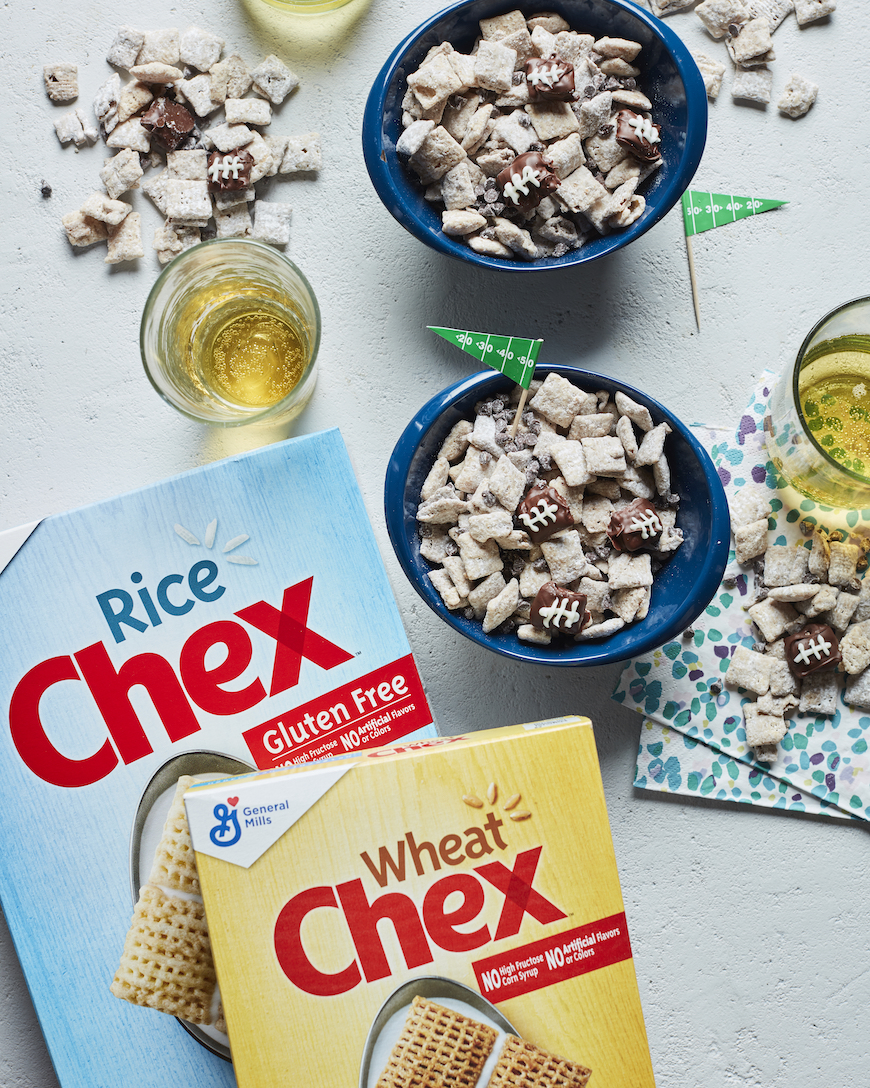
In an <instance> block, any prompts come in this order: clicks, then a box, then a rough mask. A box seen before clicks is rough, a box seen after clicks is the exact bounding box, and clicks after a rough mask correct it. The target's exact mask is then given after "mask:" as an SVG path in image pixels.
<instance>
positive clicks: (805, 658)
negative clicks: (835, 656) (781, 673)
mask: <svg viewBox="0 0 870 1088" xmlns="http://www.w3.org/2000/svg"><path fill="white" fill-rule="evenodd" d="M816 639H818V641H816ZM830 652H831V643H830V642H828V641H826V639H825V637H824V636H823V635H817V636H816V638H811V639H810V640H809V642H806V643H804V645H803V646H801V648H800V650H798V652H797V653H796V654H795V655H794V660H795V664H796V665H809V664H810V654H812V655H813V657H815V659H816V661H821V660H822V658H823V657H828V656H829V655H830Z"/></svg>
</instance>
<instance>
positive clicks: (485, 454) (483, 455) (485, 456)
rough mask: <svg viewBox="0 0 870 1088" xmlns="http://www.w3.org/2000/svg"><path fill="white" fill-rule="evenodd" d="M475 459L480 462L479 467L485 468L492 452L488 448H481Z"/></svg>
mask: <svg viewBox="0 0 870 1088" xmlns="http://www.w3.org/2000/svg"><path fill="white" fill-rule="evenodd" d="M477 459H478V461H479V462H480V464H481V467H483V468H486V466H487V465H488V464H489V462H490V461H491V460H492V454H491V453H490V452H489V450H481V451H480V453H479V454H478V455H477Z"/></svg>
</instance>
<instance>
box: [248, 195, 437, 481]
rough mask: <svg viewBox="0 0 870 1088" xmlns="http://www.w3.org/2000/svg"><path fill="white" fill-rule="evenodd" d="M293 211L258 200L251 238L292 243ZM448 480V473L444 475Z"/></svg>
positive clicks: (272, 202) (278, 204) (275, 244)
mask: <svg viewBox="0 0 870 1088" xmlns="http://www.w3.org/2000/svg"><path fill="white" fill-rule="evenodd" d="M292 215H293V211H292V208H291V206H290V205H289V204H280V203H278V202H277V201H266V200H258V201H257V202H256V203H255V204H254V222H253V227H252V229H251V237H252V238H258V239H259V240H260V241H261V242H268V243H269V244H270V245H273V246H286V245H287V243H288V242H289V241H290V220H291V218H292ZM444 476H445V480H446V476H447V474H446V472H445V474H444Z"/></svg>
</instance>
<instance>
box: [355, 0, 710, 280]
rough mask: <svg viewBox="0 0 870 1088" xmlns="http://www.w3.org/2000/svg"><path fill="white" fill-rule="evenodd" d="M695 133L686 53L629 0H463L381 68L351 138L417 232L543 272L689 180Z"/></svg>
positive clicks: (628, 229)
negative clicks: (540, 0)
mask: <svg viewBox="0 0 870 1088" xmlns="http://www.w3.org/2000/svg"><path fill="white" fill-rule="evenodd" d="M706 134H707V95H706V91H705V88H704V82H703V79H702V77H701V74H700V72H699V71H698V67H697V65H696V63H695V61H694V60H693V59H692V57H691V55H690V53H689V51H688V49H687V48H686V46H685V45H684V44H683V43H682V42H681V41H680V39H679V38H678V37H677V35H676V34H674V33H673V32H672V31H671V30H670V29H669V28H668V27H667V26H665V25H664V24H663V23H662V22H661V21H660V20H659V19H656V18H654V17H653V16H652V15H650V14H649V13H648V12H645V11H643V10H642V9H641V8H639V7H637V6H636V5H635V4H633V3H631V2H630V0H554V3H552V4H547V5H545V6H544V7H541V5H540V4H538V5H536V4H535V3H534V2H530V3H528V4H525V5H523V6H521V7H517V8H514V9H511V8H509V7H508V6H506V5H505V3H504V0H462V2H461V3H459V4H455V5H453V6H452V7H450V8H447V9H445V10H444V11H442V12H440V13H439V14H437V15H434V16H432V17H431V18H430V19H428V20H427V21H426V22H425V23H423V24H422V25H421V26H419V27H418V28H417V29H416V30H415V31H414V32H413V33H412V34H410V35H409V36H408V37H407V38H406V39H405V40H404V41H403V42H402V43H401V44H400V45H399V46H397V48H396V49H395V51H394V52H393V54H392V56H391V57H390V58H389V59H388V60H387V62H386V63H385V64H384V66H383V68H382V69H381V71H380V72H379V74H378V76H377V77H376V79H375V81H374V84H373V86H372V89H371V91H370V93H369V97H368V101H367V103H366V108H365V113H364V118H363V133H362V142H363V153H364V156H365V161H366V167H367V169H368V172H369V176H370V177H371V180H372V183H373V185H374V187H375V190H376V191H377V193H378V196H379V197H380V198H381V200H382V201H383V203H384V206H385V207H386V208H387V210H388V211H389V212H390V214H391V215H392V216H393V217H394V218H395V219H396V220H397V221H398V222H399V223H400V224H401V225H402V226H403V227H405V229H406V230H408V231H409V232H410V233H411V234H413V235H414V236H415V237H416V238H417V239H418V240H420V241H421V242H424V243H425V244H426V245H428V246H430V247H431V248H433V249H435V250H436V251H437V252H439V253H443V254H446V255H448V256H451V257H455V258H457V259H459V260H462V261H466V262H469V263H471V264H474V265H478V266H481V267H487V268H497V269H503V270H509V271H524V270H527V271H534V270H538V271H541V270H547V269H557V268H565V267H569V266H573V265H579V264H585V263H586V262H587V261H591V260H595V259H597V258H598V257H602V256H604V255H606V254H608V253H612V252H613V251H614V250H617V249H621V248H622V247H623V246H625V245H627V244H628V243H630V242H631V241H633V240H634V239H635V238H638V237H640V236H641V235H642V234H644V233H645V232H646V231H647V230H649V229H650V228H651V227H652V226H653V225H654V224H655V223H657V222H658V221H659V220H660V219H661V218H662V217H663V216H664V215H665V214H667V212H668V211H670V209H671V208H673V207H674V205H675V204H677V203H678V202H679V199H680V197H681V195H682V193H683V191H684V190H685V189H686V188H687V187H688V185H689V182H690V181H691V179H692V177H693V175H694V173H695V171H696V169H697V167H698V164H699V162H700V160H701V155H702V153H703V150H704V144H705V140H706Z"/></svg>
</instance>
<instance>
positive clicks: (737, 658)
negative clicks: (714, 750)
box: [725, 491, 870, 763]
mask: <svg viewBox="0 0 870 1088" xmlns="http://www.w3.org/2000/svg"><path fill="white" fill-rule="evenodd" d="M768 512H769V503H768V501H767V499H765V498H762V497H761V496H759V495H757V494H756V493H754V492H752V491H747V492H743V493H741V494H740V495H739V496H738V498H737V500H735V501H734V502H733V503H732V508H731V517H732V527H733V530H734V538H735V545H736V559H737V562H738V563H740V564H742V565H751V568H752V572H753V574H754V578H755V593H754V596H753V597H752V598H751V599H750V601H749V602H748V604H747V605H746V609H747V613H748V616H749V619H750V621H751V623H752V625H753V628H754V630H755V631H756V632H757V635H758V638H757V641H756V643H755V645H754V646H753V647H752V648H751V649H750V648H748V647H746V646H738V647H737V649H736V650H735V652H734V655H733V657H732V658H731V662H730V664H729V666H728V671H727V673H726V674H725V680H726V683H728V684H729V685H731V686H732V687H736V688H742V689H743V690H744V692H745V693H747V694H749V695H750V696H752V697H753V700H752V701H750V702H748V703H745V704H744V706H743V717H744V727H745V731H746V743H747V744H748V745H749V747H750V748H752V749H753V750H754V752H755V758H756V759H757V760H759V761H760V762H766V763H772V762H773V761H775V760H776V758H777V751H778V744H779V741H781V740H782V738H783V737H784V736H785V734H786V733H787V732H788V728H789V721H788V719H790V718H791V717H792V716H793V715H794V714H795V713H801V714H811V715H815V716H822V717H829V716H831V715H833V714H834V713H835V712H836V709H837V702H838V700H839V698H840V694H841V691H842V690H843V686H844V681H845V691H844V693H843V698H844V701H845V702H846V703H847V704H848V705H849V706H852V707H860V708H862V709H867V708H870V579H867V578H866V576H864V577H862V574H863V572H864V571H865V570H866V569H867V556H866V554H865V553H866V549H867V541H866V539H864V540H863V541H862V542H861V543H854V542H850V541H849V540H847V539H846V534H845V533H843V532H841V531H839V530H837V531H835V532H832V533H827V532H825V531H824V530H823V529H821V528H819V527H818V526H813V525H810V524H809V523H808V522H805V523H802V525H801V529H802V530H805V539H804V540H803V541H801V542H799V543H797V544H769V542H768V522H767V515H768Z"/></svg>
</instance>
